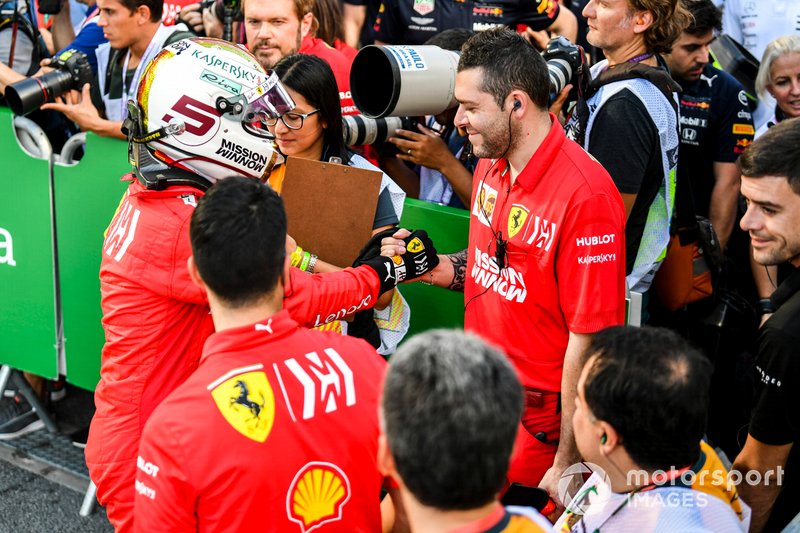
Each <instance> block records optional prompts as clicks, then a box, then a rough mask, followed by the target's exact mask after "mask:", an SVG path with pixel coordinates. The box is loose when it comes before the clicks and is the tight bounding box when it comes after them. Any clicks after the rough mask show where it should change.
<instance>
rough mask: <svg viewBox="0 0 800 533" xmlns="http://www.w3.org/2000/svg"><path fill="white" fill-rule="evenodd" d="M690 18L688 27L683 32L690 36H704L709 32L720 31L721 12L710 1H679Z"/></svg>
mask: <svg viewBox="0 0 800 533" xmlns="http://www.w3.org/2000/svg"><path fill="white" fill-rule="evenodd" d="M681 3H682V4H683V7H685V8H686V9H687V10H688V11H689V14H690V15H691V16H692V19H691V21H690V22H689V26H687V28H686V29H685V30H683V31H685V32H686V33H688V34H690V35H704V34H706V33H708V32H710V31H713V30H717V31H719V32H721V31H722V11H720V9H719V8H718V7H717V6H715V5H714V2H712V1H711V0H681Z"/></svg>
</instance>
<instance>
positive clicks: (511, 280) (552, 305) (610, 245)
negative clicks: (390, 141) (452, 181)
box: [464, 115, 625, 392]
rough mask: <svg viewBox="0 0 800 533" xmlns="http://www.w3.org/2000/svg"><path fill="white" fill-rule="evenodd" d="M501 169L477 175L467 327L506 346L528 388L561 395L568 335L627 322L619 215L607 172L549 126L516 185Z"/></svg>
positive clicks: (497, 164) (502, 165)
mask: <svg viewBox="0 0 800 533" xmlns="http://www.w3.org/2000/svg"><path fill="white" fill-rule="evenodd" d="M550 118H551V120H552V121H554V120H555V119H554V117H553V116H552V115H551V117H550ZM507 166H508V162H507V161H506V160H505V159H503V160H485V159H484V160H481V161H480V162H479V163H478V166H477V168H476V169H475V173H474V185H473V192H472V202H471V205H472V214H471V219H472V220H471V221H470V234H469V248H468V263H467V273H466V282H465V287H464V298H465V302H466V316H465V327H466V328H467V329H469V330H472V331H474V332H475V333H477V334H479V335H481V336H482V337H483V338H485V339H486V340H488V341H490V342H492V343H494V344H495V345H496V346H498V347H500V348H502V349H503V350H504V351H505V352H506V353H507V354H508V356H509V358H510V359H511V361H512V362H513V363H514V365H515V366H516V368H517V371H518V372H519V375H520V378H521V380H522V382H523V384H524V385H526V386H528V387H535V388H539V389H543V390H548V391H554V392H555V391H560V390H561V373H562V369H563V363H564V353H565V351H566V348H567V341H568V338H569V332H570V331H572V332H574V333H593V332H596V331H598V330H600V329H603V328H605V327H608V326H613V325H617V324H622V323H623V321H624V314H625V257H624V254H625V242H624V235H625V233H624V221H625V209H624V207H623V204H622V199H621V198H620V195H619V192H618V191H617V189H616V187H615V186H614V182H613V181H612V180H611V177H610V176H609V175H608V173H607V172H606V171H605V169H603V167H602V166H601V165H600V164H599V163H598V162H597V161H595V160H594V159H593V158H592V157H591V156H590V155H589V154H587V153H586V152H585V151H584V150H583V149H582V148H580V147H579V146H578V145H577V144H575V143H574V142H573V141H570V140H568V139H566V137H565V136H564V131H563V130H562V128H561V126H560V125H559V124H558V123H557V122H555V121H554V122H553V124H552V126H551V128H550V132H549V133H548V134H547V137H546V138H545V140H544V142H543V143H542V144H541V146H539V148H538V149H537V150H536V152H535V153H534V155H533V157H532V158H531V160H530V161H529V162H528V164H527V166H526V167H525V168H524V169H523V170H522V172H521V173H520V175H519V176H518V177H517V179H516V181H515V182H514V183H513V185H512V184H511V181H510V172H509V170H510V169H507ZM500 236H502V239H504V240H507V241H508V245H507V250H508V258H507V261H506V268H504V269H502V270H501V269H500V268H499V267H498V264H497V260H496V259H495V251H496V242H497V241H496V237H500Z"/></svg>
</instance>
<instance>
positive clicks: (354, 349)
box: [135, 178, 386, 532]
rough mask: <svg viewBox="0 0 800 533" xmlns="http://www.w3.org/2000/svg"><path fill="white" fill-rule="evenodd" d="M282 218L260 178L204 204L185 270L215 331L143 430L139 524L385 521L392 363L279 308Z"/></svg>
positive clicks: (284, 263) (227, 187) (284, 275)
mask: <svg viewBox="0 0 800 533" xmlns="http://www.w3.org/2000/svg"><path fill="white" fill-rule="evenodd" d="M286 225H287V223H286V213H285V211H284V209H283V203H282V201H281V199H280V197H279V196H278V194H277V193H276V192H275V191H273V190H272V189H270V188H269V186H268V185H265V184H263V183H261V182H259V181H258V180H254V179H249V178H229V179H226V180H222V181H220V182H219V183H218V184H217V185H215V186H214V187H212V188H211V189H209V192H208V193H207V194H206V195H205V196H204V197H203V198H202V199H200V201H199V202H198V206H197V209H196V210H195V211H194V214H193V215H192V221H191V228H190V234H191V243H192V257H191V258H190V259H189V273H190V275H191V277H192V279H193V280H194V281H195V283H197V284H198V285H199V286H200V287H201V288H204V289H205V292H206V294H207V295H208V301H209V306H210V308H211V315H212V318H213V320H214V326H215V328H216V333H214V334H213V335H212V336H211V337H210V338H209V339H208V340H207V341H206V344H205V347H204V348H203V355H202V357H201V360H200V364H199V366H198V368H197V370H195V372H194V373H193V374H192V375H191V376H190V377H189V378H188V379H187V380H186V381H185V382H184V383H183V384H182V385H180V386H179V387H177V388H176V389H175V390H174V391H172V393H171V394H170V395H169V396H168V397H167V398H166V399H165V400H164V401H163V402H162V403H161V404H160V405H159V406H158V407H157V408H156V409H155V411H154V412H153V415H152V416H151V417H150V419H149V420H148V422H147V424H146V426H145V429H144V432H143V435H142V443H141V446H140V448H139V458H138V461H137V465H138V471H137V473H136V492H137V495H136V502H135V503H136V505H135V517H136V520H135V525H136V529H137V531H142V532H147V531H163V530H170V531H199V530H209V531H230V532H236V531H255V530H262V531H263V530H271V531H292V530H296V529H299V530H300V531H309V530H311V529H313V528H314V527H316V526H318V525H322V524H325V525H326V527H327V528H330V529H331V530H336V531H379V530H380V525H381V516H380V494H381V487H382V485H383V476H382V475H381V474H380V473H379V471H378V465H377V453H378V400H379V395H380V383H381V380H382V378H383V374H384V372H385V368H386V363H385V361H384V360H383V358H381V357H380V356H379V355H378V354H377V353H376V352H375V350H374V349H373V348H372V347H371V346H370V345H368V344H367V343H366V342H364V341H363V340H360V339H355V338H352V337H347V336H342V335H338V334H335V333H331V332H318V331H310V330H306V329H302V328H300V327H298V324H297V322H295V321H294V320H292V319H291V318H290V316H289V313H288V311H286V310H283V301H284V297H285V296H284V283H285V280H287V279H288V278H289V268H290V267H289V260H288V258H287V255H286Z"/></svg>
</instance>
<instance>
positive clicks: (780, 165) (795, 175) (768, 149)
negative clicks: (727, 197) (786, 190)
mask: <svg viewBox="0 0 800 533" xmlns="http://www.w3.org/2000/svg"><path fill="white" fill-rule="evenodd" d="M798 146H800V118H792V119H788V120H783V121H781V122H779V123H778V124H776V125H774V126H773V127H771V128H770V129H768V130H767V132H766V133H765V134H764V135H762V136H761V137H759V138H758V139H756V140H755V141H754V142H753V144H751V145H750V146H748V147H747V148H745V150H744V152H743V153H742V155H740V156H739V161H738V164H739V169H740V170H741V171H742V176H746V177H748V178H763V177H764V176H782V177H784V178H786V181H788V182H789V185H790V186H791V187H792V190H793V191H794V192H795V194H800V149H798Z"/></svg>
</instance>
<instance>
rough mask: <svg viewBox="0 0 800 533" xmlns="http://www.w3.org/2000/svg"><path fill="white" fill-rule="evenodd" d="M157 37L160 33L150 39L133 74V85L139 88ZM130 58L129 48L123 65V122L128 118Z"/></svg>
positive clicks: (121, 107)
mask: <svg viewBox="0 0 800 533" xmlns="http://www.w3.org/2000/svg"><path fill="white" fill-rule="evenodd" d="M157 35H158V32H156V34H155V35H153V38H152V39H150V43H149V44H148V45H147V49H146V50H145V51H144V55H143V56H142V57H141V58H139V64H138V65H136V70H135V71H134V72H133V80H132V81H131V83H132V84H133V83H135V84H136V85H137V86H138V85H139V76H140V74H141V71H142V66H144V65H145V63H149V62H150V53H151V52H152V49H153V46H155V44H156V40H157V39H156V36H157ZM130 58H131V49H130V48H128V53H127V54H125V62H124V63H123V65H122V99H121V102H120V105H119V109H120V118H121V119H122V120H124V119H125V117H127V116H128V84H127V83H126V80H125V78H126V77H127V76H126V75H127V74H128V61H129V60H130ZM132 88H133V89H134V94H135V92H136V91H135V88H134V87H132Z"/></svg>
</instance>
